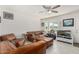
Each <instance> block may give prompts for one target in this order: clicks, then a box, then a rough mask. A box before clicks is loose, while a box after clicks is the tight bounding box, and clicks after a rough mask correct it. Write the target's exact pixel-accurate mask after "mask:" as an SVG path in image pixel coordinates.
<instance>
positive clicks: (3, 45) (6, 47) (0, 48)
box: [0, 41, 17, 53]
mask: <svg viewBox="0 0 79 59" xmlns="http://www.w3.org/2000/svg"><path fill="white" fill-rule="evenodd" d="M13 49H17V48H16V46H15V45H13V44H12V43H11V42H9V41H2V42H0V53H5V52H8V51H12V50H13Z"/></svg>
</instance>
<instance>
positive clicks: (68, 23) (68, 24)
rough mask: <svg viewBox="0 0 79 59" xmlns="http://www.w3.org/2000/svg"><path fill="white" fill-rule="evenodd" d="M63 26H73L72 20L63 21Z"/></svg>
mask: <svg viewBox="0 0 79 59" xmlns="http://www.w3.org/2000/svg"><path fill="white" fill-rule="evenodd" d="M63 26H64V27H70V26H74V18H69V19H64V20H63Z"/></svg>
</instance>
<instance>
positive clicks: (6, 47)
mask: <svg viewBox="0 0 79 59" xmlns="http://www.w3.org/2000/svg"><path fill="white" fill-rule="evenodd" d="M0 40H1V41H0V54H42V53H46V42H45V41H43V40H42V41H37V42H33V43H31V44H27V45H22V44H23V43H24V41H23V42H21V43H20V44H21V46H19V47H17V45H15V44H14V43H12V40H13V42H14V41H15V43H17V40H19V39H17V38H16V36H15V35H14V34H13V33H11V34H6V35H2V36H0ZM21 41H22V40H21ZM19 42H20V41H19ZM25 43H26V42H25Z"/></svg>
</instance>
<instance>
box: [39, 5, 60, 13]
mask: <svg viewBox="0 0 79 59" xmlns="http://www.w3.org/2000/svg"><path fill="white" fill-rule="evenodd" d="M42 7H43V8H44V9H45V10H46V11H40V13H43V12H47V13H58V11H56V10H54V9H56V8H59V7H60V5H56V6H52V5H42Z"/></svg>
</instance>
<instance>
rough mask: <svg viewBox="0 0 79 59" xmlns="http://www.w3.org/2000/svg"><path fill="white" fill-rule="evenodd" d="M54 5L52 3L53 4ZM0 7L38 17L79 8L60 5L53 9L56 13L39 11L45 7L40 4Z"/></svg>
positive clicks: (78, 6)
mask: <svg viewBox="0 0 79 59" xmlns="http://www.w3.org/2000/svg"><path fill="white" fill-rule="evenodd" d="M53 6H54V5H53ZM0 8H2V9H7V8H9V9H10V10H16V11H19V12H24V13H26V14H30V15H34V16H36V17H38V18H40V19H42V18H47V17H51V16H52V17H54V16H58V15H62V14H65V13H70V12H73V11H76V10H78V9H79V5H61V7H59V8H57V9H55V10H56V11H58V13H51V14H49V13H40V11H44V10H45V9H44V8H43V7H42V6H41V5H17V6H16V5H14V6H12V5H11V6H10V5H9V6H6V5H4V6H0Z"/></svg>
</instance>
